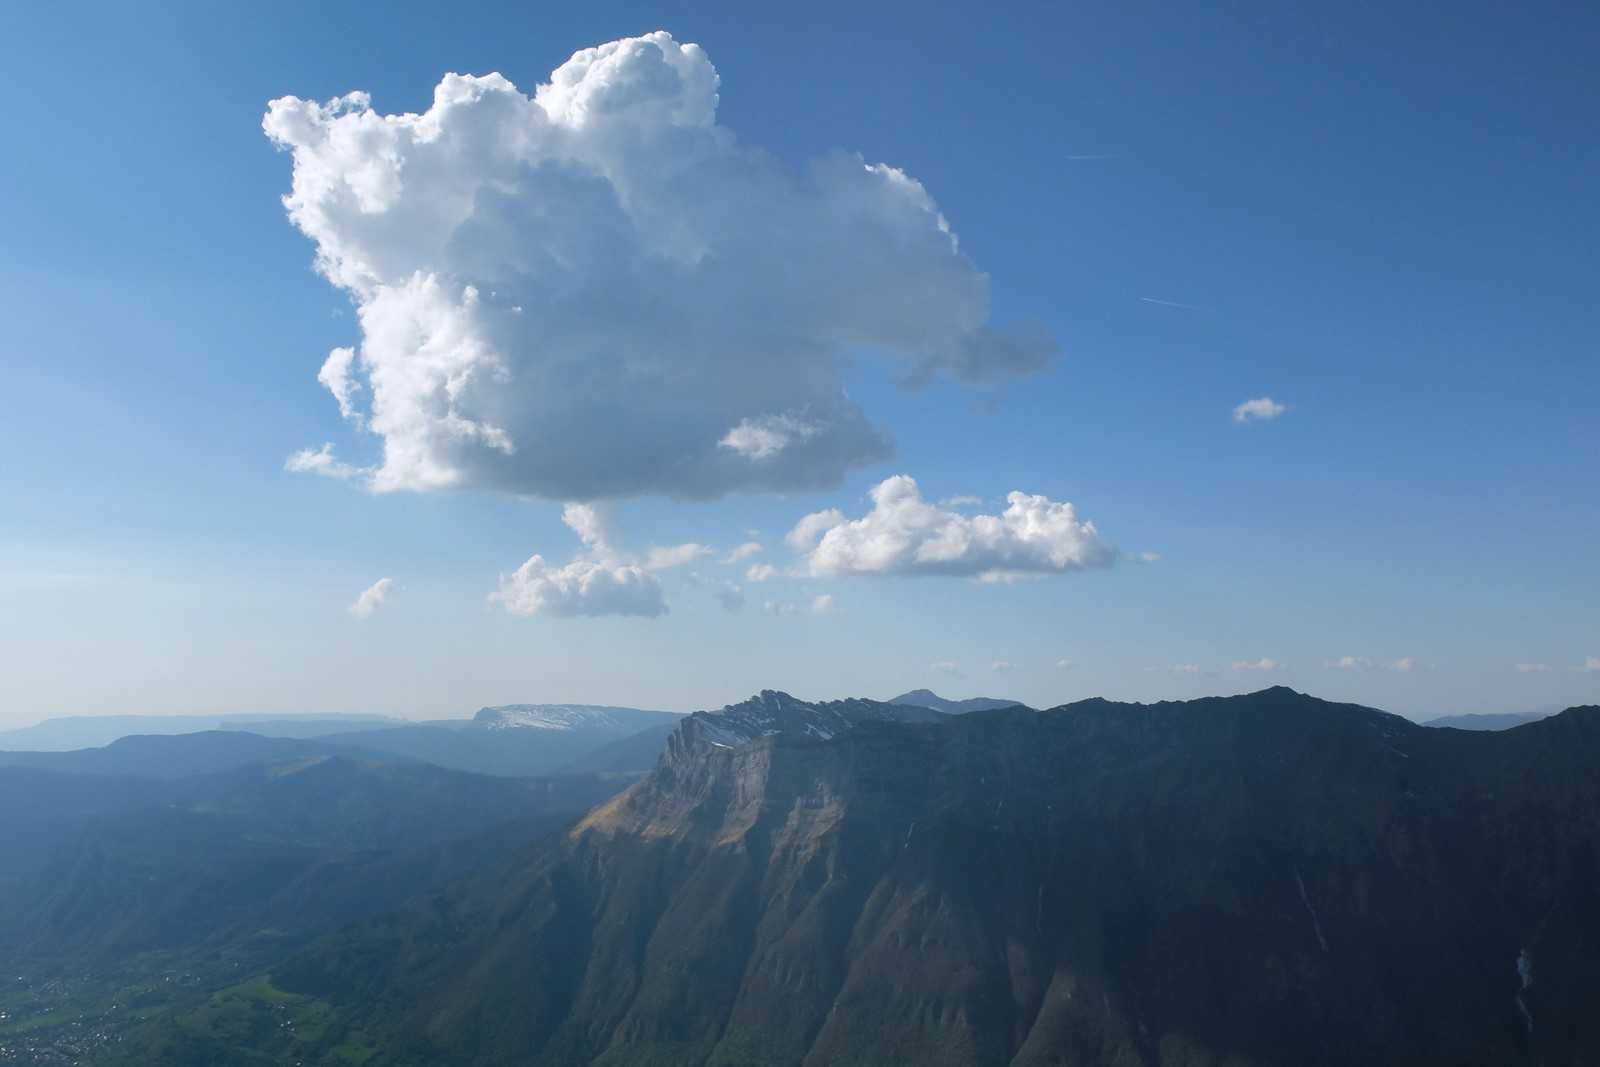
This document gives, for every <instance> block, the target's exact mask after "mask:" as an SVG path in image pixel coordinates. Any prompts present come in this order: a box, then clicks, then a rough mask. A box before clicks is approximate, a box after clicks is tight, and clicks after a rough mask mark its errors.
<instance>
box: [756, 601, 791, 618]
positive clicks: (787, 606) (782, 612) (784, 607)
mask: <svg viewBox="0 0 1600 1067" xmlns="http://www.w3.org/2000/svg"><path fill="white" fill-rule="evenodd" d="M761 610H762V611H765V612H766V613H767V614H768V615H777V616H779V617H780V618H781V617H785V616H789V615H798V614H799V613H800V609H799V608H798V607H796V606H795V605H793V604H791V603H789V602H788V601H786V600H769V601H767V602H766V603H765V604H762V605H761Z"/></svg>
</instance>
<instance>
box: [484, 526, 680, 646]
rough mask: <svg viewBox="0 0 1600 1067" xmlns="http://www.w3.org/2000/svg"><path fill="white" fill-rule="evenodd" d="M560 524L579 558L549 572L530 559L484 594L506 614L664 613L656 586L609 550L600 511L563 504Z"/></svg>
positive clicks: (611, 533)
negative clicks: (578, 544)
mask: <svg viewBox="0 0 1600 1067" xmlns="http://www.w3.org/2000/svg"><path fill="white" fill-rule="evenodd" d="M561 521H563V522H565V523H566V524H567V525H568V526H569V527H571V529H572V531H573V532H574V533H576V534H577V535H578V538H579V540H581V541H582V542H583V544H584V549H585V551H584V553H583V554H581V555H579V556H578V557H577V558H576V559H574V560H572V561H571V562H570V563H567V564H566V565H565V566H561V567H554V566H551V565H550V564H548V563H546V562H545V559H544V557H543V556H541V555H538V554H535V555H533V556H530V557H528V560H527V562H525V563H524V564H523V565H522V566H520V567H518V568H517V569H516V570H515V571H513V572H512V573H511V574H509V575H502V576H501V578H500V585H499V588H497V589H496V590H495V591H494V592H493V593H491V594H489V599H490V601H491V602H495V603H499V604H500V605H501V606H502V607H504V608H505V609H506V611H507V612H509V613H510V614H512V615H552V616H555V617H556V618H574V617H578V616H600V615H638V616H644V617H646V618H654V617H656V616H658V615H665V614H666V613H667V600H666V595H665V594H664V593H663V592H662V590H661V583H660V582H658V581H657V580H656V577H655V575H653V574H651V573H650V572H649V571H648V570H646V569H645V568H644V567H642V566H640V565H639V564H638V563H637V562H635V561H633V560H631V559H629V558H627V557H626V556H625V555H623V554H622V553H621V552H620V551H618V550H617V548H616V547H615V529H614V526H613V523H612V521H611V515H610V513H609V511H608V510H607V509H606V508H603V507H600V506H597V505H592V504H568V505H566V507H565V508H564V509H563V510H562V513H561Z"/></svg>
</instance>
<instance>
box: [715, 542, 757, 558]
mask: <svg viewBox="0 0 1600 1067" xmlns="http://www.w3.org/2000/svg"><path fill="white" fill-rule="evenodd" d="M760 553H761V542H760V541H746V542H745V543H744V544H742V545H739V546H737V547H736V548H734V549H732V550H730V551H729V552H728V554H727V555H726V556H723V557H722V562H724V563H738V562H739V561H740V560H745V559H749V558H750V557H751V556H755V555H759V554H760Z"/></svg>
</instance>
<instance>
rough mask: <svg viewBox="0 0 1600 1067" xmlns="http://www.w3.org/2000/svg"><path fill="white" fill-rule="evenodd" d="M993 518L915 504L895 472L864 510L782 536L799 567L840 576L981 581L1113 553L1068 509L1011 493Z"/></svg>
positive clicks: (1055, 570) (917, 496)
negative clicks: (969, 578) (795, 554)
mask: <svg viewBox="0 0 1600 1067" xmlns="http://www.w3.org/2000/svg"><path fill="white" fill-rule="evenodd" d="M1006 500H1007V502H1008V504H1009V506H1008V507H1007V508H1006V510H1005V511H1004V512H1003V513H1001V514H999V515H963V514H960V513H959V512H955V511H951V510H949V509H948V508H942V507H939V506H938V505H936V504H930V503H928V502H927V501H925V500H923V499H922V494H921V493H920V492H919V491H918V489H917V483H916V481H915V480H914V479H912V478H911V477H909V476H907V475H904V474H900V475H896V476H895V477H892V478H887V479H885V480H884V481H882V482H879V483H878V484H877V485H876V486H874V487H873V489H872V510H871V511H869V512H868V513H867V514H866V515H864V516H863V517H861V518H859V519H846V518H845V517H844V515H843V513H841V512H840V511H838V510H837V509H830V510H828V511H819V512H815V513H813V514H810V515H807V516H805V517H804V518H803V519H801V520H800V521H799V523H797V524H796V525H795V527H794V529H793V530H792V531H790V533H789V536H788V538H787V540H788V542H789V544H790V546H791V547H793V548H794V549H795V550H796V551H799V552H801V553H803V555H804V561H803V567H804V569H805V571H806V572H807V573H809V574H812V575H816V576H819V577H825V576H832V575H842V574H945V575H967V576H975V577H978V578H981V579H983V580H986V581H1005V580H1009V579H1014V578H1018V577H1024V576H1031V575H1039V574H1059V573H1062V572H1065V571H1074V570H1082V569H1085V568H1088V567H1105V566H1109V565H1110V564H1111V563H1112V562H1113V561H1114V560H1115V559H1116V555H1117V553H1116V549H1115V548H1113V547H1112V546H1111V545H1109V544H1107V543H1106V542H1104V541H1103V540H1101V538H1100V534H1099V531H1098V530H1096V529H1095V526H1094V523H1092V522H1080V521H1079V520H1078V515H1077V511H1076V510H1075V509H1074V508H1073V506H1072V505H1071V504H1069V503H1064V502H1056V501H1053V500H1050V499H1048V498H1046V497H1042V496H1030V495H1028V494H1026V493H1020V492H1014V493H1011V494H1009V495H1008V496H1007V497H1006Z"/></svg>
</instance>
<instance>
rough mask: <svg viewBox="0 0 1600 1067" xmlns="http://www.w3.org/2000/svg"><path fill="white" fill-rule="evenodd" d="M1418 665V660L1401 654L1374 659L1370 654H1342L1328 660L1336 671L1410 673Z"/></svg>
mask: <svg viewBox="0 0 1600 1067" xmlns="http://www.w3.org/2000/svg"><path fill="white" fill-rule="evenodd" d="M1416 665H1417V661H1416V660H1415V659H1413V658H1412V657H1410V656H1401V657H1399V658H1398V659H1372V658H1370V657H1368V656H1340V657H1339V658H1338V659H1330V660H1328V662H1327V664H1326V666H1327V667H1328V669H1330V670H1335V671H1375V670H1382V671H1396V672H1398V673H1400V674H1409V673H1410V672H1411V670H1412V668H1414V667H1415V666H1416Z"/></svg>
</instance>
